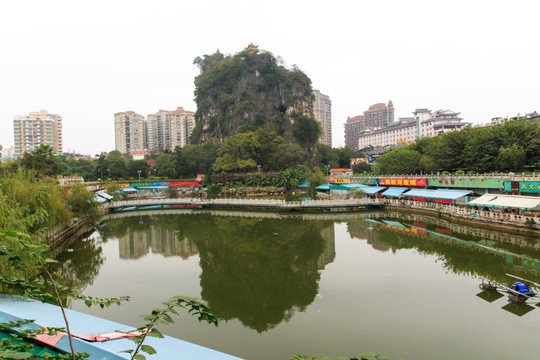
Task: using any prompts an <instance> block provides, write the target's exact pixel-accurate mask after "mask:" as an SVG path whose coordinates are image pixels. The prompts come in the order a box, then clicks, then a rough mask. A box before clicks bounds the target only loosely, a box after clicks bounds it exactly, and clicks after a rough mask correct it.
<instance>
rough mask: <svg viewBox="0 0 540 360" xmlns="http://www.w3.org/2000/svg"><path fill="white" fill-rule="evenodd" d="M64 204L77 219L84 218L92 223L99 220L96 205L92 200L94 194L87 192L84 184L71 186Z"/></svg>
mask: <svg viewBox="0 0 540 360" xmlns="http://www.w3.org/2000/svg"><path fill="white" fill-rule="evenodd" d="M66 204H67V205H68V206H69V208H70V209H71V211H72V212H73V214H74V215H75V216H77V217H83V216H86V217H88V218H89V219H91V220H92V221H97V220H98V219H99V211H98V203H97V202H96V201H95V200H94V194H93V193H91V192H90V191H88V189H87V188H86V186H85V185H84V184H73V185H71V186H70V187H69V195H68V196H67V199H66Z"/></svg>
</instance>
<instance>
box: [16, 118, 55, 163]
mask: <svg viewBox="0 0 540 360" xmlns="http://www.w3.org/2000/svg"><path fill="white" fill-rule="evenodd" d="M13 138H14V154H15V157H21V156H22V154H24V153H25V152H32V151H34V149H35V148H37V147H38V146H39V145H42V144H45V145H50V146H51V147H52V149H53V150H54V152H55V153H61V152H62V147H63V136H62V117H61V116H60V115H58V114H51V113H49V112H48V111H47V110H41V111H39V112H31V113H29V114H28V115H15V116H14V117H13Z"/></svg>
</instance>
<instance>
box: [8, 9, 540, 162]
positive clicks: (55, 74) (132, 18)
mask: <svg viewBox="0 0 540 360" xmlns="http://www.w3.org/2000/svg"><path fill="white" fill-rule="evenodd" d="M539 16H540V1H538V0H531V1H497V0H491V1H474V0H468V1H461V0H454V1H436V0H430V1H415V0H409V1H403V0H399V1H380V0H379V1H375V0H371V1H362V0H356V1H315V0H311V1H295V0H288V1H280V0H274V1H266V2H261V1H253V0H250V1H233V0H229V1H223V0H221V1H213V0H205V1H133V0H129V1H116V0H108V1H100V0H93V1H73V0H70V1H54V0H46V1H44V0H39V1H24V0H17V1H2V2H1V4H0V144H1V145H3V146H4V147H10V146H12V145H13V116H14V115H24V114H28V113H29V112H33V111H39V110H40V109H47V110H48V111H49V112H51V113H57V114H60V115H61V116H62V118H63V126H64V151H67V150H68V149H69V151H73V150H76V151H77V152H80V153H83V154H96V153H99V152H101V151H110V150H113V149H114V120H113V117H114V113H115V112H120V111H127V110H132V111H135V112H138V113H140V114H143V115H145V116H146V115H148V114H151V113H154V112H156V111H157V110H159V109H165V110H173V109H175V108H176V107H177V106H182V107H184V108H185V109H188V110H191V111H195V110H196V108H195V103H194V102H193V98H194V96H193V90H194V84H193V80H194V77H195V76H196V75H197V74H198V68H197V67H196V66H195V65H193V59H194V58H195V57H197V56H202V55H205V54H212V53H214V52H215V51H216V50H217V49H219V50H220V51H221V52H222V53H224V54H235V53H237V52H239V51H241V50H242V49H243V48H245V47H246V46H247V45H248V44H249V43H251V42H253V43H254V44H256V45H259V48H260V49H263V50H267V51H270V52H272V53H273V54H274V55H275V56H281V57H282V58H283V59H284V60H285V63H286V65H287V66H289V67H290V66H292V65H293V64H295V65H297V66H298V67H299V68H300V69H301V70H303V71H304V72H305V73H306V74H307V75H308V76H309V77H310V78H311V80H312V82H313V88H314V89H318V90H320V91H321V92H322V93H323V94H327V95H329V96H330V97H331V99H332V129H333V130H332V137H333V141H332V142H333V146H334V147H338V146H342V145H343V144H344V135H343V124H344V122H345V120H346V119H347V117H348V116H355V115H359V114H362V113H363V111H364V110H366V109H367V108H368V107H369V106H370V105H372V104H375V103H379V102H385V103H386V102H388V100H392V102H393V103H394V106H395V117H396V120H397V118H398V117H406V116H411V112H412V111H414V109H415V108H424V107H426V108H429V109H431V110H438V109H441V108H443V109H451V110H454V111H457V112H461V116H462V117H463V118H464V120H465V121H468V122H472V123H475V124H479V123H486V122H488V121H489V120H490V119H491V118H492V117H495V116H508V115H510V116H513V115H515V114H517V113H521V114H523V113H526V112H532V111H535V110H537V111H540V106H539V102H540V30H539V28H538V19H539Z"/></svg>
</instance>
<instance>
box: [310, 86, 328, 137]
mask: <svg viewBox="0 0 540 360" xmlns="http://www.w3.org/2000/svg"><path fill="white" fill-rule="evenodd" d="M313 95H314V96H315V101H314V102H313V117H314V118H315V120H317V121H318V122H319V123H320V124H321V127H322V134H321V137H320V138H319V142H320V143H321V144H325V145H328V146H330V147H332V101H331V100H330V96H328V95H324V94H322V93H321V92H320V91H319V90H313Z"/></svg>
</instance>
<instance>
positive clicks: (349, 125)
mask: <svg viewBox="0 0 540 360" xmlns="http://www.w3.org/2000/svg"><path fill="white" fill-rule="evenodd" d="M344 126H345V146H347V147H349V148H351V149H354V150H358V137H359V136H360V133H361V132H362V131H363V130H364V116H363V115H358V116H354V117H348V118H347V121H346V122H345V124H344Z"/></svg>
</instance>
